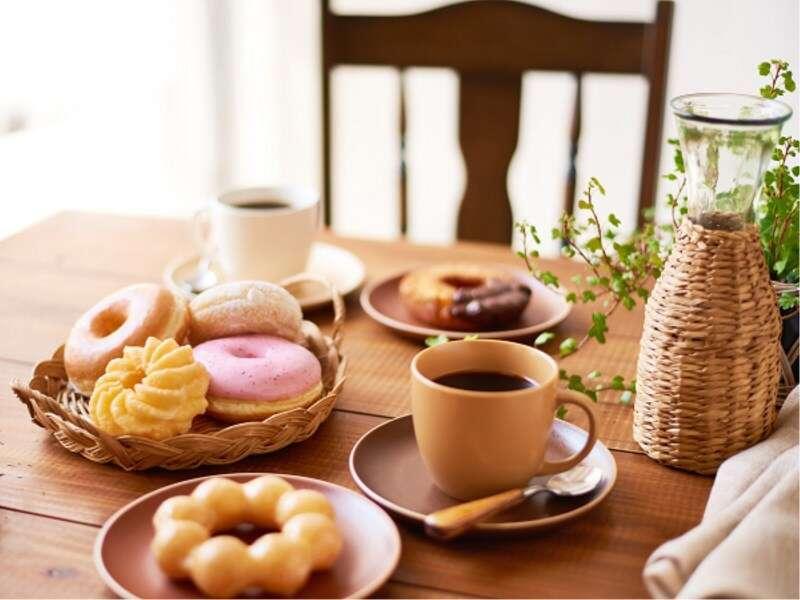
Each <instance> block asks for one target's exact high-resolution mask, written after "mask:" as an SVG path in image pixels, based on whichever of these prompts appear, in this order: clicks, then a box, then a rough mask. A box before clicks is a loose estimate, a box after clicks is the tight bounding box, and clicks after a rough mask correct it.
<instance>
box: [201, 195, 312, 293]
mask: <svg viewBox="0 0 800 600" xmlns="http://www.w3.org/2000/svg"><path fill="white" fill-rule="evenodd" d="M259 204H261V207H259ZM264 204H273V207H270V208H264V207H263V205H264ZM275 206H277V207H275ZM318 227H319V197H318V196H317V195H316V194H315V193H313V192H312V191H310V190H306V189H303V188H299V187H288V186H284V187H253V188H242V189H236V190H231V191H228V192H225V193H224V194H220V195H219V196H218V197H217V198H215V199H214V200H213V201H212V202H211V205H210V206H209V207H208V208H206V209H204V210H202V211H200V212H199V213H198V214H197V215H196V217H195V230H196V235H197V238H198V245H199V246H200V250H201V252H202V253H203V254H205V255H206V256H207V257H209V258H212V257H213V260H214V262H215V263H218V265H219V267H220V269H221V271H222V273H223V275H224V276H225V278H226V279H228V280H234V279H262V280H264V281H272V282H278V281H280V280H282V279H284V278H286V277H289V276H291V275H296V274H297V273H301V272H302V271H304V270H305V268H306V263H307V262H308V256H309V253H310V251H311V244H312V242H313V241H314V235H315V234H316V232H317V229H318Z"/></svg>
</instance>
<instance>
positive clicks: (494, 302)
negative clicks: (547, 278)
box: [450, 279, 531, 330]
mask: <svg viewBox="0 0 800 600" xmlns="http://www.w3.org/2000/svg"><path fill="white" fill-rule="evenodd" d="M530 299H531V289H530V288H529V287H528V286H526V285H523V284H522V283H519V282H512V281H503V280H500V279H489V280H488V281H487V282H486V284H485V285H481V286H476V287H459V288H456V291H455V293H454V294H453V305H452V306H451V307H450V314H451V315H452V316H454V317H456V318H457V319H461V320H464V321H468V322H470V323H473V324H474V325H475V327H476V328H477V329H484V330H486V329H492V328H495V327H502V326H503V325H506V324H508V323H511V322H512V321H514V319H517V318H518V317H519V316H520V314H522V311H523V310H524V309H525V307H526V306H527V305H528V302H529V301H530Z"/></svg>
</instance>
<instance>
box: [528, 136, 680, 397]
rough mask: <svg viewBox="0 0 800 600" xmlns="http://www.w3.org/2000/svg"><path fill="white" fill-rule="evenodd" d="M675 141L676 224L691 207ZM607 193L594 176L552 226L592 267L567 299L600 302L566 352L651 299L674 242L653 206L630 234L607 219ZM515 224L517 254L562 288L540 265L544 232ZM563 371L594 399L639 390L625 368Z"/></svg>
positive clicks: (565, 248)
mask: <svg viewBox="0 0 800 600" xmlns="http://www.w3.org/2000/svg"><path fill="white" fill-rule="evenodd" d="M670 144H671V145H672V146H674V147H675V153H674V156H673V162H674V170H673V171H672V172H671V173H668V174H667V175H666V178H667V179H669V180H671V181H678V180H680V181H681V183H680V184H679V187H678V191H677V192H676V193H675V194H670V195H669V196H668V197H667V205H668V206H669V207H670V209H671V212H672V222H673V223H675V224H677V221H678V215H681V214H685V212H686V207H685V200H684V198H683V196H682V193H683V188H684V186H685V178H684V177H683V174H684V167H683V156H682V154H681V151H680V148H679V147H678V145H677V140H670ZM605 193H606V191H605V189H604V188H603V186H602V184H601V183H600V182H599V181H598V180H597V178H595V177H592V178H591V179H590V180H589V183H588V185H587V186H586V189H585V190H584V191H583V194H582V196H581V198H580V199H579V200H578V208H577V211H576V212H575V214H569V213H567V214H564V215H562V217H561V219H560V222H559V227H557V228H554V229H553V230H552V231H551V237H552V239H554V240H558V241H559V242H561V244H562V254H563V255H564V256H566V257H568V258H573V257H578V258H580V259H581V260H582V261H583V262H584V263H585V264H586V265H587V267H588V269H589V273H588V274H587V275H585V276H581V275H576V276H574V277H572V278H571V282H572V284H573V285H574V286H575V287H576V289H574V290H573V291H569V292H567V293H566V294H565V298H566V300H567V302H571V303H573V304H578V303H580V304H592V305H593V306H596V307H597V309H596V310H594V311H593V312H592V324H591V326H590V327H589V329H588V331H587V332H586V333H585V334H584V335H583V337H581V338H580V339H576V338H574V337H568V338H566V339H564V340H562V341H561V342H560V343H559V346H558V353H559V355H560V356H561V357H566V356H569V355H571V354H573V353H575V352H577V351H578V350H580V349H581V348H582V347H583V346H584V345H585V344H587V343H589V342H590V341H592V340H594V342H596V343H599V344H605V342H606V333H607V332H608V319H609V318H610V317H611V315H613V314H614V313H615V312H616V311H617V310H619V308H620V307H622V308H624V309H627V310H633V308H634V307H635V306H636V305H637V303H638V302H643V301H646V300H647V297H648V294H649V290H650V287H651V285H652V283H653V282H654V281H655V279H656V278H658V276H659V275H660V274H661V269H662V267H663V265H664V261H665V260H666V257H667V255H668V254H669V249H670V247H671V246H672V240H673V235H674V228H673V224H672V223H670V224H667V225H663V226H657V225H655V223H654V222H653V214H652V213H653V211H649V214H646V215H645V217H646V222H645V224H644V226H643V227H642V228H641V229H640V230H638V231H636V232H634V233H633V234H632V235H629V236H624V235H622V234H621V226H622V222H621V221H620V219H619V218H618V217H617V216H616V215H614V214H613V213H611V214H609V215H608V217H607V219H606V220H605V221H603V220H602V219H601V218H600V217H599V215H598V210H597V205H596V198H597V196H598V195H599V196H605ZM516 229H517V231H519V233H520V234H521V235H522V250H521V251H520V252H519V253H518V254H519V256H520V257H521V258H522V259H523V260H524V261H525V264H526V266H527V267H528V270H529V271H530V272H531V274H532V275H533V276H534V277H536V278H537V279H539V281H541V282H542V283H544V284H545V285H547V286H550V287H553V288H560V287H561V282H560V281H559V278H558V277H557V276H556V275H555V274H554V273H552V272H551V271H547V270H541V269H539V268H538V266H537V262H536V261H537V259H538V258H539V250H538V249H537V247H536V246H538V245H539V244H541V236H540V234H539V232H538V231H537V229H536V227H535V226H534V225H532V224H530V223H525V222H523V223H517V224H516ZM555 337H556V335H555V333H554V332H552V331H546V332H544V333H541V334H540V335H539V336H538V337H537V338H536V340H535V341H534V345H536V346H544V345H545V344H548V343H549V342H551V341H552V340H554V339H555ZM559 376H560V377H561V379H563V380H564V381H566V383H567V387H568V388H569V389H572V390H575V391H578V392H582V393H584V394H586V395H587V396H589V397H590V398H591V399H592V400H594V401H597V397H598V394H599V393H601V392H604V391H609V390H614V391H618V392H621V393H620V398H619V399H620V402H622V403H624V404H627V403H629V402H630V401H631V399H632V398H633V394H634V393H635V392H636V380H629V381H626V380H625V378H624V377H623V376H622V375H620V374H613V375H611V376H610V377H604V376H603V374H602V373H600V372H599V371H592V372H590V373H588V374H587V375H586V377H585V380H584V377H583V376H581V375H580V374H577V373H569V372H567V371H566V370H565V369H561V372H560V374H559ZM560 410H563V407H562V409H560Z"/></svg>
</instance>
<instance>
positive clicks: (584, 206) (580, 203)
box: [578, 200, 592, 210]
mask: <svg viewBox="0 0 800 600" xmlns="http://www.w3.org/2000/svg"><path fill="white" fill-rule="evenodd" d="M591 207H592V205H591V204H589V203H588V202H587V201H586V200H578V208H582V209H583V210H589V209H590V208H591Z"/></svg>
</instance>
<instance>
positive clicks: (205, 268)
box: [181, 256, 219, 294]
mask: <svg viewBox="0 0 800 600" xmlns="http://www.w3.org/2000/svg"><path fill="white" fill-rule="evenodd" d="M218 281H219V278H218V277H217V274H216V273H214V271H213V270H212V269H211V257H209V256H204V257H203V258H201V259H200V262H198V263H197V268H196V269H195V272H194V275H192V276H191V277H190V278H188V279H185V280H184V281H182V282H181V287H183V289H185V290H187V291H189V292H191V293H192V294H199V293H200V292H204V291H205V290H207V289H208V288H210V287H214V286H215V285H217V283H218Z"/></svg>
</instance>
